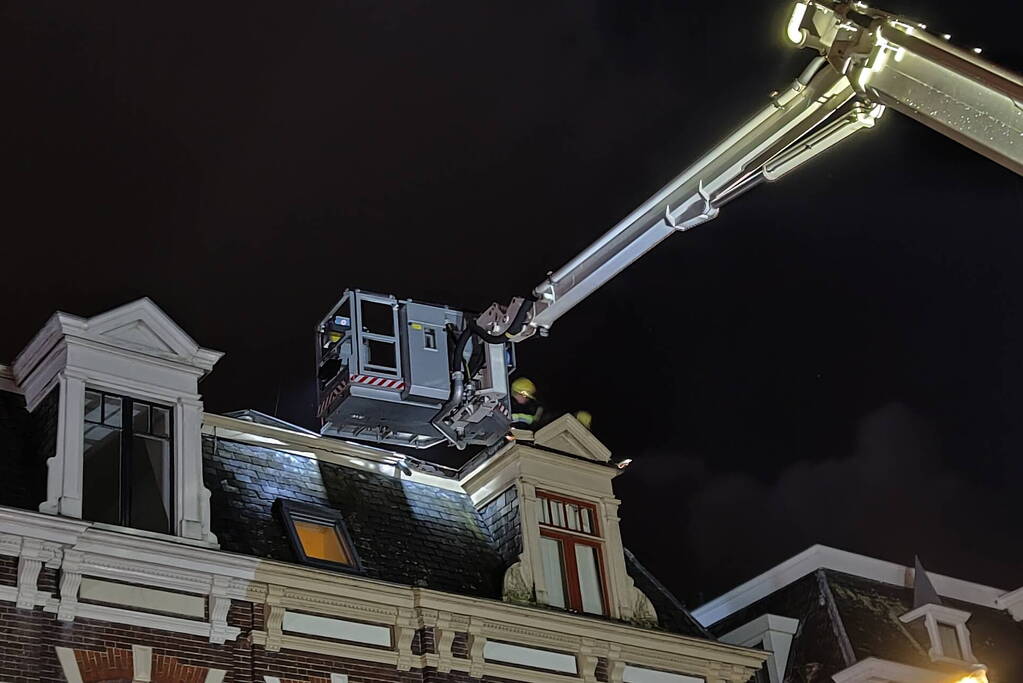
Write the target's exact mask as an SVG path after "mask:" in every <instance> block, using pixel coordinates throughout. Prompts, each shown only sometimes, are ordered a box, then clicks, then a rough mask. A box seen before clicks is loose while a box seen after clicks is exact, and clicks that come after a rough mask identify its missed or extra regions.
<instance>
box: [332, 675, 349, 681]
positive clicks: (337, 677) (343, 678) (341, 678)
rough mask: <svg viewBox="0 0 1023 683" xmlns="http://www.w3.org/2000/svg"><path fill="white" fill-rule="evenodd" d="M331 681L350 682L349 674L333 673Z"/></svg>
mask: <svg viewBox="0 0 1023 683" xmlns="http://www.w3.org/2000/svg"><path fill="white" fill-rule="evenodd" d="M330 683H348V674H331V675H330Z"/></svg>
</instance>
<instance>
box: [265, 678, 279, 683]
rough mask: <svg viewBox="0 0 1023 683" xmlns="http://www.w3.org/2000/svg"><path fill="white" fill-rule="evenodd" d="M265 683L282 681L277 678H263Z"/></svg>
mask: <svg viewBox="0 0 1023 683" xmlns="http://www.w3.org/2000/svg"><path fill="white" fill-rule="evenodd" d="M263 681H264V683H281V679H279V678H277V677H276V676H263Z"/></svg>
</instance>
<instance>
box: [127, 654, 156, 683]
mask: <svg viewBox="0 0 1023 683" xmlns="http://www.w3.org/2000/svg"><path fill="white" fill-rule="evenodd" d="M131 666H132V671H133V673H132V683H149V681H152V680H153V648H151V647H149V646H148V645H132V646H131Z"/></svg>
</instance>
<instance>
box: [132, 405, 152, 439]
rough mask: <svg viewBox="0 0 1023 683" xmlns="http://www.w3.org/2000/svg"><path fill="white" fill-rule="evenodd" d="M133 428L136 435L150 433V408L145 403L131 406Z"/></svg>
mask: <svg viewBox="0 0 1023 683" xmlns="http://www.w3.org/2000/svg"><path fill="white" fill-rule="evenodd" d="M131 426H132V429H133V430H135V433H136V434H148V433H149V406H147V405H146V404H145V403H133V404H132V406H131Z"/></svg>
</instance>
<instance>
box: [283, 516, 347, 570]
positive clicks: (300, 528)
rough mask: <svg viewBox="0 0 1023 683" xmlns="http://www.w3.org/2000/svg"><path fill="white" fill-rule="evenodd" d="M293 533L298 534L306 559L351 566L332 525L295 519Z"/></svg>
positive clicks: (335, 528)
mask: <svg viewBox="0 0 1023 683" xmlns="http://www.w3.org/2000/svg"><path fill="white" fill-rule="evenodd" d="M295 533H296V534H298V540H299V542H300V543H301V544H302V550H303V551H304V552H305V555H306V557H312V558H315V559H317V560H326V561H327V562H337V563H338V564H351V561H350V560H349V558H348V553H347V552H346V551H345V548H344V546H343V545H342V544H341V537H340V536H339V535H338V533H337V527H335V526H334V525H333V524H320V523H318V522H307V521H305V520H298V519H296V520H295Z"/></svg>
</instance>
